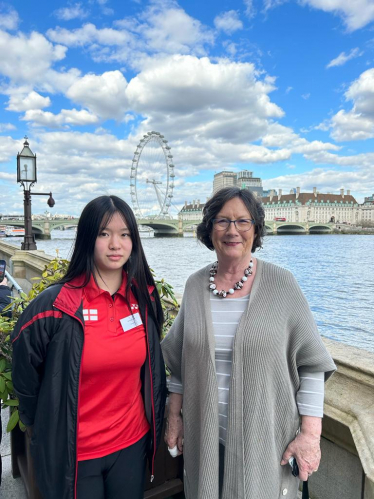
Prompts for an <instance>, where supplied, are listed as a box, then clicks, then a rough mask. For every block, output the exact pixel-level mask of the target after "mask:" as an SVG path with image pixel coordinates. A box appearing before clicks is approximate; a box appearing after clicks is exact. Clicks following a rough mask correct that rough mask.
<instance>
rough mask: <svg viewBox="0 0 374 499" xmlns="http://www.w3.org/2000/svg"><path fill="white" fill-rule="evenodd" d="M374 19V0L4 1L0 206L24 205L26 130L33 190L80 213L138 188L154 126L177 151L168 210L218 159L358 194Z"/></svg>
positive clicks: (367, 177)
mask: <svg viewBox="0 0 374 499" xmlns="http://www.w3.org/2000/svg"><path fill="white" fill-rule="evenodd" d="M373 21H374V1H373V0H356V1H350V2H348V1H347V0H299V1H293V0H290V1H288V2H287V1H282V0H259V1H256V0H253V1H252V0H230V1H222V0H216V1H214V2H212V1H210V0H206V1H205V2H201V1H199V2H197V1H187V0H181V1H179V2H177V1H174V0H152V1H144V0H136V1H135V0H126V1H125V2H124V1H118V0H90V1H86V2H79V1H77V2H75V1H72V2H65V1H59V0H56V1H54V2H53V3H52V2H47V1H44V0H39V1H38V2H37V3H35V2H34V3H30V2H26V1H25V0H23V1H20V0H13V1H12V3H7V2H0V106H1V107H0V109H1V112H0V182H1V185H2V191H3V193H6V195H2V196H1V199H0V213H16V212H18V213H21V212H22V209H23V208H22V207H23V200H22V191H21V188H20V187H19V186H18V185H17V184H16V173H15V169H16V155H17V152H19V151H20V150H21V149H22V144H23V137H24V135H25V134H26V135H27V136H28V137H29V142H30V146H31V149H32V150H33V152H35V153H36V154H37V158H38V184H37V186H35V187H34V190H36V191H38V192H40V191H48V192H49V191H50V190H52V192H53V197H54V198H55V200H56V206H55V208H54V209H53V211H54V212H57V213H61V214H76V215H77V214H79V213H80V211H81V210H82V208H83V206H84V205H85V204H86V203H87V202H88V201H89V200H90V199H92V198H93V197H96V196H99V195H101V194H108V193H111V194H116V195H119V196H121V197H123V198H125V199H127V200H128V201H130V188H129V183H130V178H129V177H130V167H131V164H132V158H133V154H134V151H135V149H136V146H137V144H138V143H139V140H140V139H141V138H142V136H143V135H144V134H146V133H147V132H148V131H152V130H155V131H158V132H160V133H161V134H163V135H164V136H165V138H166V139H167V140H168V141H169V145H170V146H171V151H172V153H173V156H174V158H173V161H174V164H175V174H176V180H175V189H174V193H173V194H174V198H173V208H172V214H173V215H176V213H177V210H178V208H180V207H181V206H182V205H183V204H184V201H185V200H187V201H191V200H192V199H200V201H205V200H206V198H207V197H208V196H210V195H211V191H212V182H213V175H214V173H215V172H219V171H222V170H224V169H226V170H233V171H240V170H242V169H247V170H251V171H253V173H254V176H259V177H261V178H262V179H263V185H264V187H265V188H275V189H279V188H281V189H283V192H288V191H289V190H290V189H291V188H294V187H300V188H301V190H302V191H311V190H312V188H313V187H317V189H318V190H319V191H320V192H336V193H337V192H339V189H341V188H344V189H350V190H351V193H352V194H353V195H354V196H355V197H356V199H357V201H358V202H362V201H363V198H364V196H368V195H371V194H372V193H373V192H374V168H373V164H374V151H373V137H374V67H373V66H374V23H373ZM153 168H154V171H153V172H150V173H149V176H151V175H153V177H152V178H155V179H156V178H161V177H162V175H163V174H164V169H163V168H164V167H163V165H159V166H157V165H155V166H154V167H153ZM158 169H159V170H160V171H159V172H157V170H158ZM143 174H144V175H145V176H147V173H146V172H145V171H143ZM157 175H159V177H157ZM139 183H140V178H139ZM148 187H149V188H151V186H148ZM142 196H145V194H144V193H143V194H142ZM45 201H46V199H44V198H42V197H35V198H33V212H34V213H42V212H43V211H44V210H45V209H46V208H47V205H46V204H45Z"/></svg>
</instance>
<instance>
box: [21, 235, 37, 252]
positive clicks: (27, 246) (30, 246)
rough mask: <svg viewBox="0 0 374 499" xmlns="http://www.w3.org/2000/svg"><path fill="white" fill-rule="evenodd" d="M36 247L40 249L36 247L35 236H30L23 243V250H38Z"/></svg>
mask: <svg viewBox="0 0 374 499" xmlns="http://www.w3.org/2000/svg"><path fill="white" fill-rule="evenodd" d="M25 239H26V238H25ZM36 249H38V248H37V247H36V244H35V241H34V238H33V237H31V238H30V237H28V240H27V241H26V240H25V241H24V242H23V243H22V244H21V250H24V251H30V250H36Z"/></svg>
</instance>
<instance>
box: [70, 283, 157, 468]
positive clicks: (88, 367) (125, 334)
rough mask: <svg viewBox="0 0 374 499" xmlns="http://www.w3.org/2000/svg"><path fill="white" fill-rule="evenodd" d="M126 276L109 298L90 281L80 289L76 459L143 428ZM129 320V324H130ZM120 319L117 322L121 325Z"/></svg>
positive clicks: (135, 324)
mask: <svg viewBox="0 0 374 499" xmlns="http://www.w3.org/2000/svg"><path fill="white" fill-rule="evenodd" d="M126 280H127V279H126V274H124V277H123V280H122V285H121V287H120V289H119V290H118V291H117V293H116V294H115V296H114V300H113V298H112V297H111V296H110V294H109V293H108V291H104V290H102V289H100V288H98V286H97V285H96V283H95V281H94V279H93V278H91V281H90V282H89V284H88V285H87V286H86V287H85V288H84V293H83V315H84V322H85V331H84V348H83V355H82V365H81V382H80V388H79V410H78V422H79V426H78V460H79V461H84V460H87V459H95V458H99V457H103V456H107V455H108V454H112V453H113V452H116V451H118V450H121V449H124V448H125V447H128V446H130V445H132V444H134V443H135V442H137V441H138V440H140V439H141V438H142V437H143V436H144V435H145V434H146V433H147V431H148V430H149V424H148V421H147V419H146V416H145V411H144V403H143V398H142V395H141V386H142V383H141V379H140V370H141V367H142V365H143V364H144V362H145V360H146V351H147V345H146V338H145V330H144V326H143V324H141V323H140V316H139V315H138V304H137V302H136V300H135V297H134V296H133V295H132V294H131V296H130V305H131V309H132V312H133V315H134V318H133V316H132V315H131V312H130V309H129V307H128V305H127V303H126V300H125V288H126ZM134 319H135V320H134ZM121 320H122V322H121Z"/></svg>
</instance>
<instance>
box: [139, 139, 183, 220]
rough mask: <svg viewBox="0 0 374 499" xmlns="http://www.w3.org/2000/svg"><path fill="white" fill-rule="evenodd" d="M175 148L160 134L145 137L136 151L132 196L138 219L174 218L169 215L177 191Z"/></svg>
mask: <svg viewBox="0 0 374 499" xmlns="http://www.w3.org/2000/svg"><path fill="white" fill-rule="evenodd" d="M174 178H175V174H174V164H173V155H172V154H171V148H170V146H169V145H168V141H167V140H166V138H165V137H164V136H163V135H161V133H159V132H153V131H152V132H148V133H147V134H145V135H143V138H142V139H141V140H140V142H139V144H138V145H137V147H136V150H135V152H134V157H133V160H132V164H131V173H130V194H131V202H132V206H133V210H134V213H135V216H136V217H137V218H143V219H144V218H148V219H153V218H172V217H171V215H170V214H169V209H170V205H171V200H172V198H173V189H174Z"/></svg>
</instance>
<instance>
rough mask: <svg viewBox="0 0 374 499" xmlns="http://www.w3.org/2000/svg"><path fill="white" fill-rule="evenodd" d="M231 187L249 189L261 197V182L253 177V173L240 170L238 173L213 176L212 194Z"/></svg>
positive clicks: (221, 173)
mask: <svg viewBox="0 0 374 499" xmlns="http://www.w3.org/2000/svg"><path fill="white" fill-rule="evenodd" d="M232 186H236V187H239V188H240V189H249V190H250V191H252V192H254V193H255V194H256V195H257V196H260V197H261V196H262V195H263V187H262V180H261V179H260V178H259V177H254V176H253V172H250V171H248V170H242V171H240V172H239V173H235V172H226V171H224V172H220V173H216V174H215V175H214V179H213V194H215V193H216V192H217V191H219V190H220V189H222V188H223V187H232Z"/></svg>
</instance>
